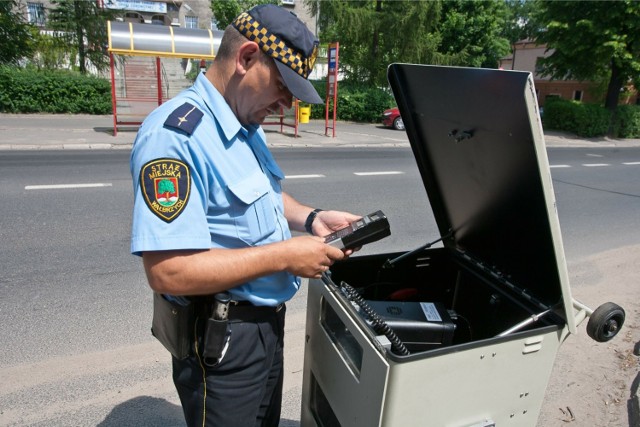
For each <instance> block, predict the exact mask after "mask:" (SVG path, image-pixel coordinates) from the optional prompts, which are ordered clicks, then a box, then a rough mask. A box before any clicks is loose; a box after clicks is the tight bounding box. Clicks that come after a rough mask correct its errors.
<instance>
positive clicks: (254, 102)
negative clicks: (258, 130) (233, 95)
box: [238, 52, 292, 124]
mask: <svg viewBox="0 0 640 427" xmlns="http://www.w3.org/2000/svg"><path fill="white" fill-rule="evenodd" d="M260 53H261V58H260V60H259V61H258V63H256V64H254V66H253V67H252V69H250V70H249V72H248V73H247V76H246V77H245V78H246V80H247V81H246V82H245V83H246V84H247V85H246V87H245V88H246V89H247V90H246V91H245V95H244V96H243V98H244V99H243V103H242V104H243V105H242V106H241V107H242V108H239V109H238V118H239V119H240V122H241V123H243V124H261V123H263V122H264V120H265V119H266V117H267V116H268V115H272V114H280V108H285V109H289V108H291V104H292V95H291V92H289V90H288V89H287V86H286V85H285V84H284V80H283V79H282V76H281V75H280V72H279V71H278V68H277V67H276V65H275V63H274V62H273V61H274V60H273V59H272V58H270V57H268V56H267V55H266V54H264V53H262V52H260ZM239 107H240V105H239Z"/></svg>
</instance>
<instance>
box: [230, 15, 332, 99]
mask: <svg viewBox="0 0 640 427" xmlns="http://www.w3.org/2000/svg"><path fill="white" fill-rule="evenodd" d="M231 25H233V27H234V28H236V29H237V30H238V31H240V33H241V34H242V35H244V36H245V37H246V38H248V39H249V40H251V41H254V42H256V43H257V44H258V45H259V46H260V48H261V49H262V50H263V51H264V52H265V53H266V54H267V55H269V56H271V57H272V58H273V59H274V60H275V63H276V66H277V67H278V70H279V71H280V75H281V76H282V79H283V80H284V82H285V84H286V85H287V88H288V89H289V91H290V92H291V93H292V94H293V96H295V97H296V98H298V99H299V100H301V101H304V102H309V103H311V104H321V103H322V98H320V96H319V95H318V92H316V90H315V88H314V87H313V85H312V84H311V83H310V82H309V80H307V79H308V77H309V74H311V71H313V66H314V65H315V62H316V57H317V56H318V44H319V42H318V40H317V39H316V38H315V37H314V35H313V33H312V32H311V31H309V29H308V28H307V26H306V25H305V24H304V23H303V22H302V21H301V20H300V19H298V17H297V16H296V15H295V14H293V13H292V12H289V11H287V10H285V9H283V8H281V7H279V6H276V5H273V4H261V5H258V6H256V7H254V8H252V9H251V10H249V11H248V12H244V13H242V14H240V16H238V17H237V18H236V19H235V20H234V21H233V22H232V24H231Z"/></svg>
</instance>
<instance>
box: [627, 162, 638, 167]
mask: <svg viewBox="0 0 640 427" xmlns="http://www.w3.org/2000/svg"><path fill="white" fill-rule="evenodd" d="M623 165H627V166H631V165H640V162H625V163H623Z"/></svg>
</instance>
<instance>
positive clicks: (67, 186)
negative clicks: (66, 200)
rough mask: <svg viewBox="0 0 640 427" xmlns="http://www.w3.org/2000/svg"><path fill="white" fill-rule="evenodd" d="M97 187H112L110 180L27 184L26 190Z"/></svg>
mask: <svg viewBox="0 0 640 427" xmlns="http://www.w3.org/2000/svg"><path fill="white" fill-rule="evenodd" d="M95 187H111V183H110V182H104V183H102V182H97V183H94V184H54V185H27V186H25V187H24V189H25V190H58V189H67V188H95Z"/></svg>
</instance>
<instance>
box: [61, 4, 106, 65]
mask: <svg viewBox="0 0 640 427" xmlns="http://www.w3.org/2000/svg"><path fill="white" fill-rule="evenodd" d="M52 4H53V5H54V8H53V9H51V12H50V14H49V23H50V25H51V28H52V29H53V30H57V32H56V36H57V37H59V38H61V39H62V40H63V41H64V42H65V43H66V44H67V45H68V46H70V48H71V50H70V51H69V52H68V53H69V55H70V58H71V59H72V61H71V62H72V64H73V63H77V64H78V69H79V71H80V72H81V73H82V74H86V73H87V67H88V66H89V65H90V64H92V65H93V66H94V67H96V69H98V70H104V69H106V68H107V67H108V66H109V56H108V54H107V50H106V46H107V21H109V20H111V19H113V18H114V14H113V12H112V11H111V10H109V9H103V8H101V7H99V5H98V2H96V1H87V0H52ZM76 57H77V61H75V59H76Z"/></svg>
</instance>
